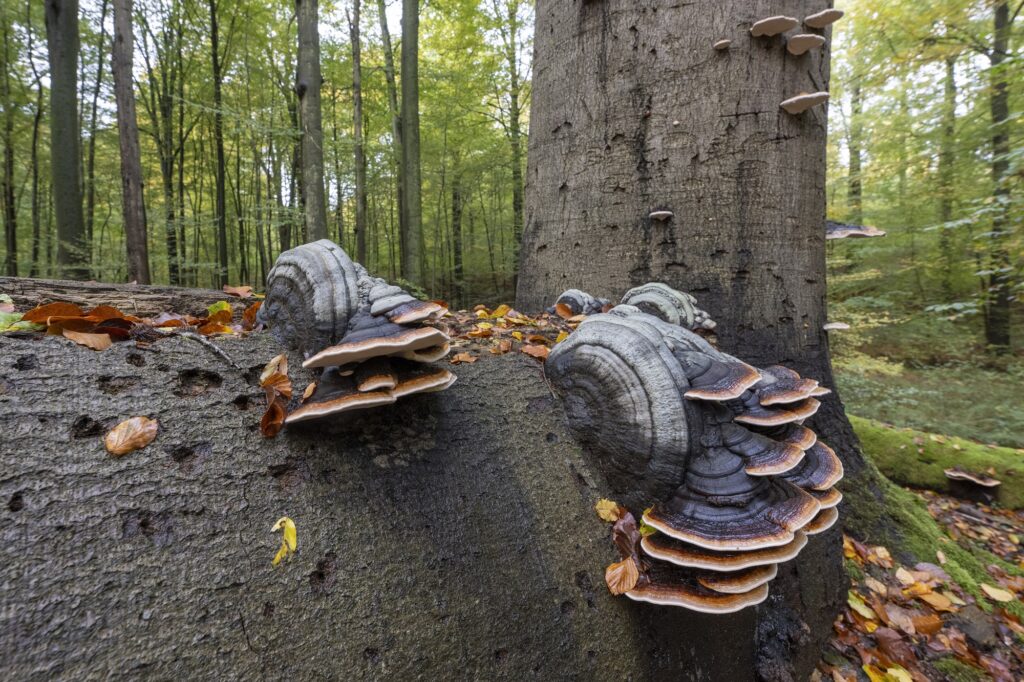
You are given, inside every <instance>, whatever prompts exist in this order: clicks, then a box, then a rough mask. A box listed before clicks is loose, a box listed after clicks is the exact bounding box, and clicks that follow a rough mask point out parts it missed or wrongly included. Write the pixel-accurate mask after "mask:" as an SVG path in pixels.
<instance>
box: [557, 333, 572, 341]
mask: <svg viewBox="0 0 1024 682" xmlns="http://www.w3.org/2000/svg"><path fill="white" fill-rule="evenodd" d="M567 338H569V332H567V331H560V332H558V338H556V339H555V343H562V341H565V340H566V339H567Z"/></svg>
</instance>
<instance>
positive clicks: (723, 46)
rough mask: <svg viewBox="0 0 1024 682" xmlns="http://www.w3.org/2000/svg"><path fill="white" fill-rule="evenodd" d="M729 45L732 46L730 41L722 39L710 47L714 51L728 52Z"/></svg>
mask: <svg viewBox="0 0 1024 682" xmlns="http://www.w3.org/2000/svg"><path fill="white" fill-rule="evenodd" d="M730 45H732V41H731V40H729V39H728V38H724V39H722V40H719V41H718V42H717V43H715V44H714V45H712V47H713V48H715V49H716V50H728V49H729V46H730Z"/></svg>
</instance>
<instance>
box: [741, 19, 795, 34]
mask: <svg viewBox="0 0 1024 682" xmlns="http://www.w3.org/2000/svg"><path fill="white" fill-rule="evenodd" d="M799 23H800V22H799V21H797V20H796V19H794V18H793V17H786V16H782V15H779V16H776V17H767V18H765V19H761V20H760V21H757V22H754V25H753V26H751V27H750V35H752V36H753V37H755V38H769V37H771V36H776V35H778V34H780V33H785V32H786V31H788V30H789V29H791V28H796V26H797V25H798V24H799Z"/></svg>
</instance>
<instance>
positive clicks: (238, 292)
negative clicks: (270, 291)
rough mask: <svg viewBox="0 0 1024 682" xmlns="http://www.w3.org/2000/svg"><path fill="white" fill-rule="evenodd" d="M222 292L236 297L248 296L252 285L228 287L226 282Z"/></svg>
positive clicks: (250, 293)
mask: <svg viewBox="0 0 1024 682" xmlns="http://www.w3.org/2000/svg"><path fill="white" fill-rule="evenodd" d="M224 293H225V294H231V295H232V296H237V297H238V298H249V297H250V296H252V287H250V286H241V287H229V286H228V285H227V284H225V285H224Z"/></svg>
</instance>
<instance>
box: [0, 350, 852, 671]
mask: <svg viewBox="0 0 1024 682" xmlns="http://www.w3.org/2000/svg"><path fill="white" fill-rule="evenodd" d="M218 345H220V346H221V347H222V348H223V349H224V350H225V351H226V352H228V353H229V354H231V355H232V356H233V357H234V358H235V359H236V360H237V361H238V362H239V363H240V364H242V365H243V366H247V367H248V366H252V367H253V368H254V369H252V370H250V372H249V373H248V375H247V376H246V377H243V376H241V375H240V374H239V373H238V372H235V371H234V370H230V369H229V368H228V367H227V366H226V365H225V364H224V363H223V362H222V361H221V360H220V359H219V358H217V357H216V356H215V355H213V354H212V353H209V352H207V351H206V350H205V349H203V348H201V347H200V346H198V345H197V344H195V343H194V342H192V341H190V340H188V339H181V338H178V339H168V340H165V341H161V342H159V343H157V344H156V345H154V346H153V347H152V348H151V349H149V350H140V349H136V348H134V347H133V346H132V345H131V344H118V345H116V346H114V347H113V348H111V349H109V350H107V351H105V352H103V353H99V354H98V353H95V352H93V351H90V350H87V349H85V348H83V347H81V346H76V345H75V344H73V343H71V342H70V341H67V340H65V339H62V338H58V337H46V338H42V339H39V340H20V339H11V338H0V348H2V351H3V352H2V356H3V357H4V358H5V359H4V361H3V365H2V367H0V405H2V406H3V412H4V415H5V417H4V420H3V421H2V422H0V438H2V442H3V443H4V444H5V447H4V448H3V450H2V451H0V461H2V465H3V469H2V470H3V471H4V475H3V476H2V477H0V501H2V502H3V504H4V506H5V511H4V515H5V516H4V521H5V522H4V524H3V530H2V535H3V561H2V565H0V579H2V581H3V583H4V584H6V585H8V586H16V590H14V591H11V592H10V595H9V596H10V597H11V598H10V599H8V601H7V602H6V604H5V608H4V609H3V611H2V615H0V630H2V631H3V632H4V634H5V646H4V647H2V648H0V665H2V667H3V669H4V670H5V671H6V672H7V674H8V675H9V676H11V677H13V678H17V679H52V678H56V677H61V678H75V679H81V678H86V677H90V676H101V677H104V676H108V675H112V674H113V675H128V676H132V677H135V676H139V675H144V676H147V677H154V678H178V679H181V678H200V677H201V678H218V679H262V678H274V679H279V678H289V677H290V678H292V679H334V678H341V677H344V678H345V679H382V678H386V679H413V678H419V677H422V678H423V679H449V678H451V677H453V676H455V677H467V678H477V679H516V680H519V679H578V678H589V679H596V680H624V679H704V680H712V679H714V680H726V679H727V680H730V681H732V680H746V679H751V678H753V676H754V672H753V671H754V670H756V669H764V668H765V667H766V666H767V667H770V666H771V665H772V664H783V663H784V661H785V657H786V656H787V653H786V651H787V649H788V647H789V643H787V642H784V641H781V640H779V639H778V638H779V637H781V636H785V633H788V632H789V631H790V630H789V629H788V627H787V621H788V620H790V619H792V617H793V616H792V614H793V610H792V609H799V608H800V603H801V602H805V603H815V604H817V603H820V601H821V599H822V594H821V592H822V591H827V590H829V589H832V587H834V586H830V585H828V584H827V583H825V582H822V579H821V577H820V576H818V577H814V576H810V575H805V579H804V580H803V581H802V582H801V585H802V586H803V589H804V592H802V593H800V594H796V593H794V594H791V595H788V596H787V597H785V598H784V599H783V600H784V601H786V603H782V602H780V603H778V604H776V605H774V607H773V608H771V609H769V610H767V612H768V613H770V614H771V615H772V618H773V620H772V621H770V622H764V621H763V622H762V630H763V632H762V635H763V638H766V639H770V640H778V644H779V647H778V648H777V649H770V648H768V649H763V651H772V652H774V653H775V654H776V655H778V656H779V657H781V658H777V659H769V658H762V659H758V658H757V656H756V655H755V651H754V649H753V647H751V646H750V639H749V636H750V634H751V632H752V631H753V628H754V612H753V611H747V612H745V613H742V614H740V615H739V616H737V617H736V618H731V619H722V618H720V617H715V616H707V615H701V614H694V613H690V612H685V611H682V610H679V609H670V608H664V607H653V606H650V605H642V604H636V603H632V602H629V601H627V600H625V599H615V598H613V597H611V596H610V595H609V594H608V592H607V591H606V589H605V588H604V585H603V570H604V566H605V564H606V563H607V562H608V561H609V560H611V559H612V558H613V557H614V550H613V549H612V546H611V544H610V541H609V539H608V526H607V525H605V524H603V523H601V522H600V521H599V520H598V519H597V517H596V515H595V514H594V512H593V509H592V505H593V503H594V501H595V499H596V497H597V495H598V494H599V492H600V490H601V488H602V483H601V481H600V479H599V478H597V476H596V474H595V473H594V472H593V469H592V468H591V467H590V466H589V465H588V463H587V461H586V459H585V458H584V457H583V455H582V454H581V452H580V451H579V449H578V448H577V446H576V445H575V444H574V443H573V441H572V438H571V437H570V436H569V435H568V433H567V432H566V431H565V429H564V428H563V426H562V415H561V410H560V408H559V406H558V403H557V401H555V400H553V399H552V398H551V396H550V394H549V392H548V389H547V387H546V385H545V383H544V381H543V379H542V374H541V368H540V366H539V365H538V364H536V362H535V361H533V360H532V359H530V358H527V357H525V356H523V355H521V354H509V355H505V356H500V357H492V358H487V359H485V360H483V361H481V362H478V363H476V364H474V365H461V366H459V367H458V373H459V381H458V382H457V383H456V384H455V386H454V387H452V388H451V389H450V390H449V391H448V392H446V393H445V394H444V395H427V396H416V397H413V398H410V399H407V400H405V401H403V402H400V403H399V404H397V405H395V406H393V407H389V408H387V409H383V410H379V411H375V412H367V413H358V414H355V415H353V416H351V417H348V418H344V419H337V420H336V421H334V422H325V423H322V424H317V425H315V426H313V427H310V428H308V429H289V430H288V431H286V432H284V433H282V434H281V435H279V436H278V437H277V438H275V439H273V440H265V439H263V438H262V437H261V436H260V434H259V430H258V426H257V425H258V421H259V416H260V413H261V412H262V402H263V398H262V393H261V390H260V389H259V388H258V387H256V386H254V384H253V376H254V375H255V373H256V372H257V371H258V368H259V367H261V366H262V364H263V363H264V362H265V361H266V360H267V359H269V358H270V357H272V356H273V355H274V354H276V353H277V352H278V351H279V349H278V348H277V347H276V346H275V344H274V343H273V341H272V340H271V339H270V337H269V336H268V335H263V334H255V335H251V336H249V337H248V338H244V339H237V338H234V339H224V340H222V341H219V342H218ZM292 360H293V363H292V367H293V368H294V367H296V366H297V364H298V363H297V362H296V361H297V360H298V358H294V357H293V358H292ZM292 377H293V381H294V382H295V384H296V386H297V387H302V386H304V385H305V382H306V381H307V380H308V378H309V377H308V376H307V375H306V374H305V373H302V372H296V371H294V370H293V372H292ZM142 414H146V415H150V416H152V417H154V418H156V419H158V420H159V422H160V432H159V435H158V436H157V439H156V441H155V442H154V443H153V444H151V445H150V446H148V447H147V448H145V449H144V450H141V451H137V452H133V453H131V454H128V455H126V456H124V457H121V458H113V457H111V456H110V455H108V454H107V453H106V451H105V450H104V448H103V445H102V436H103V434H104V433H105V431H106V429H107V428H108V427H109V426H111V425H113V424H115V423H117V422H118V421H120V420H122V419H125V418H127V417H130V416H134V415H142ZM282 515H288V516H290V517H291V518H292V519H294V520H295V522H296V524H297V526H298V542H299V553H298V555H297V556H295V557H293V558H292V559H291V560H290V561H288V562H286V563H284V564H283V565H281V566H279V567H277V568H273V567H272V566H271V565H270V559H271V557H272V556H273V555H274V553H275V551H276V549H277V546H278V544H279V539H278V537H277V535H276V534H274V533H271V532H270V527H271V526H272V525H273V523H274V522H275V521H276V520H277V519H278V518H279V517H280V516H282ZM835 540H836V539H835V537H834V536H829V537H825V538H820V539H815V540H813V541H812V545H811V546H810V547H809V548H808V549H807V550H805V556H806V558H802V559H801V561H800V562H798V563H797V564H795V565H792V566H786V567H784V569H783V572H789V573H797V572H800V573H803V572H806V571H811V570H813V567H814V566H815V561H816V560H820V557H819V556H818V555H819V553H820V552H822V551H828V552H834V551H837V547H836V546H835V544H836V542H835ZM812 577H814V579H811V578H812ZM787 607H790V608H787ZM745 637H746V639H745Z"/></svg>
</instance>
